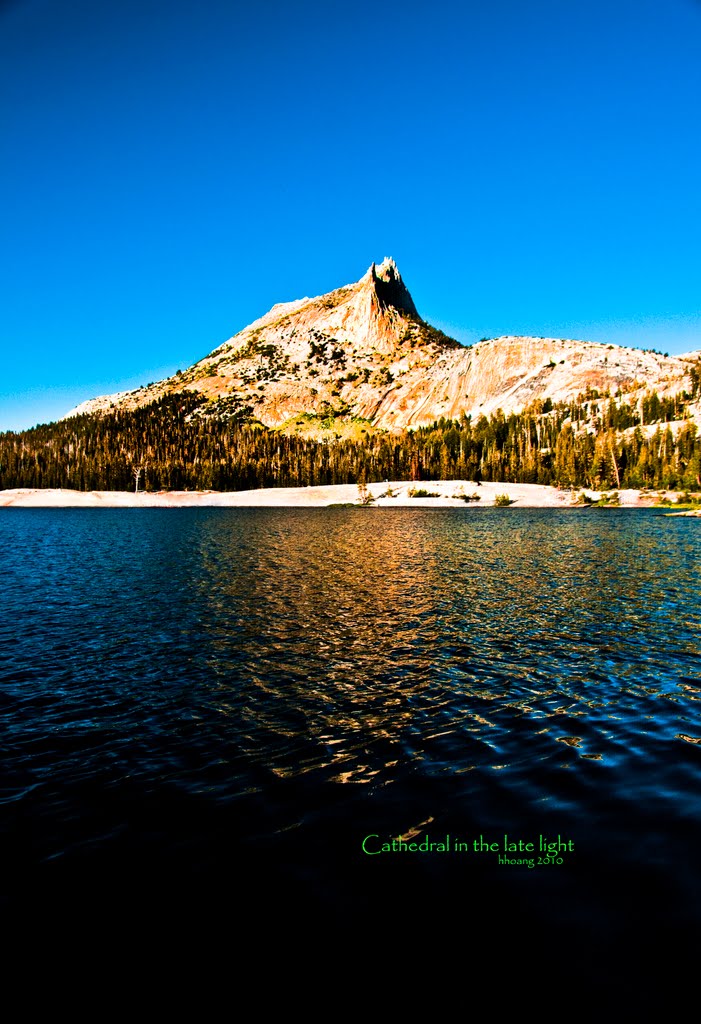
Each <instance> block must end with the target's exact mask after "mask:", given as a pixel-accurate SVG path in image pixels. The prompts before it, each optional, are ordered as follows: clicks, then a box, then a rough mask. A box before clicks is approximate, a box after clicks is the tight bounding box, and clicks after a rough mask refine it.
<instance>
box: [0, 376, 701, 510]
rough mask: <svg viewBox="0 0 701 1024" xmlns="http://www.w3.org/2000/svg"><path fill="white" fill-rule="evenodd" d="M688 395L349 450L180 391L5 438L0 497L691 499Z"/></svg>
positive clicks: (559, 410) (696, 462) (491, 422)
mask: <svg viewBox="0 0 701 1024" xmlns="http://www.w3.org/2000/svg"><path fill="white" fill-rule="evenodd" d="M695 390H696V388H695ZM691 397H692V396H690V395H688V394H686V393H684V392H683V393H682V394H681V395H679V396H676V397H674V398H663V399H661V398H659V397H658V396H657V395H656V394H654V393H653V394H651V395H647V396H646V397H645V398H644V400H642V401H639V402H637V403H636V404H635V405H630V404H628V403H626V402H624V401H622V400H616V399H612V398H610V397H608V396H607V397H604V398H600V397H599V396H598V395H597V394H596V392H592V393H590V394H588V395H581V396H579V398H578V399H577V400H576V401H573V402H570V403H562V404H559V405H557V406H553V405H552V403H551V402H550V400H546V402H545V403H543V402H537V403H534V404H533V405H532V406H531V407H530V408H529V409H527V410H525V411H524V412H522V413H520V414H511V415H509V416H505V415H504V414H503V413H501V412H499V411H498V412H497V413H495V414H494V415H492V416H490V417H489V418H487V417H484V416H482V417H480V418H479V419H477V420H474V421H473V420H471V419H470V418H469V417H464V418H463V419H462V420H460V421H450V420H439V421H437V422H436V423H434V424H432V425H431V426H428V427H421V428H419V429H417V430H414V431H404V432H403V433H400V434H390V433H376V432H373V431H372V428H370V427H369V425H368V434H367V438H366V440H364V441H363V442H362V443H357V442H353V441H347V440H337V439H334V436H333V433H331V434H330V438H331V439H330V440H329V441H326V440H308V439H304V438H300V437H295V436H288V435H285V434H282V433H280V432H278V431H275V430H270V429H268V428H266V427H264V426H262V425H260V424H258V423H255V422H250V421H248V422H247V421H245V419H242V418H236V417H229V418H224V417H210V416H205V415H202V414H201V410H198V408H197V406H198V404H199V402H200V401H201V399H199V398H198V397H196V396H194V395H193V394H191V393H189V392H181V393H179V394H173V395H169V396H167V397H164V398H162V399H160V400H159V401H157V402H154V403H153V404H151V405H149V406H145V407H143V408H141V409H136V410H131V411H125V410H119V409H117V410H113V411H110V412H108V413H104V414H95V415H90V416H76V417H73V418H71V419H67V420H62V421H60V422H57V423H51V424H47V425H43V426H38V427H34V428H33V429H31V430H25V431H21V432H6V433H3V434H0V488H15V487H65V488H75V489H77V490H82V491H90V490H133V489H134V486H135V475H136V473H137V472H138V471H139V470H140V473H139V488H140V489H145V490H151V491H155V490H210V489H212V490H221V491H231V490H245V489H249V488H259V487H292V486H310V485H319V484H343V483H356V482H358V481H359V480H365V481H367V482H372V481H382V480H427V481H428V480H438V479H446V480H451V479H467V480H491V481H503V482H505V483H508V482H511V483H537V484H552V485H558V486H560V487H589V488H592V489H595V490H601V489H609V488H616V489H620V488H624V487H638V488H642V487H652V488H663V487H664V488H670V489H677V490H694V489H698V488H699V487H701V479H700V477H701V438H699V436H698V430H697V427H696V425H695V424H694V423H693V422H692V421H690V420H684V415H685V411H686V406H687V404H688V401H689V399H690V398H691ZM680 420H682V421H683V422H682V423H681V425H680V423H679V421H680ZM672 422H674V428H673V427H672V426H671V425H670V424H671V423H672Z"/></svg>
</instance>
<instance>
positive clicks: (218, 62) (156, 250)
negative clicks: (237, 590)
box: [0, 0, 701, 429]
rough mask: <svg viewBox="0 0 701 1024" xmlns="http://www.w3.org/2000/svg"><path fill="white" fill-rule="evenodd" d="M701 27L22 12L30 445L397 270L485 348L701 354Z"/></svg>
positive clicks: (9, 277) (155, 5)
mask: <svg viewBox="0 0 701 1024" xmlns="http://www.w3.org/2000/svg"><path fill="white" fill-rule="evenodd" d="M700 111H701V3H700V2H698V0H667V2H663V0H654V2H653V0H588V2H584V3H583V2H579V0H530V2H525V0H479V2H473V0H461V2H452V0H449V2H443V0H433V2H412V0H405V2H403V3H400V2H398V0H395V2H390V0H385V2H377V3H353V4H350V3H335V2H334V0H324V2H319V3H317V2H316V0H297V2H295V3H292V2H289V0H285V2H282V0H258V2H256V3H255V4H254V3H250V2H246V3H240V2H237V0H229V2H224V0H206V2H202V0H200V2H196V0H168V2H165V0H101V2H100V3H95V2H94V0H72V2H71V3H64V2H61V0H5V2H2V0H0V117H1V118H2V124H1V137H2V140H3V146H4V155H3V158H2V161H0V176H1V179H2V200H3V215H2V233H3V245H2V250H1V252H2V256H1V260H2V265H1V266H0V300H1V306H0V308H1V310H2V319H1V321H0V323H1V331H2V349H3V355H2V364H1V365H2V374H1V377H0V429H19V428H21V427H24V426H30V425H32V424H34V423H36V422H45V421H47V420H50V419H55V418H57V417H58V416H60V415H62V414H63V413H64V412H66V411H67V410H68V409H69V408H70V407H71V406H73V405H74V404H76V403H77V402H79V401H82V400H83V399H86V398H89V397H93V396H94V395H96V394H103V393H105V392H109V391H114V390H118V389H122V388H126V387H134V386H137V385H138V384H141V383H148V382H149V381H151V380H156V379H159V378H161V377H163V376H166V375H168V374H170V373H172V372H174V371H175V370H176V369H177V368H179V367H185V366H187V365H189V364H191V363H192V362H194V361H195V360H196V359H198V358H200V357H201V356H203V355H204V354H205V353H207V352H208V351H210V350H211V349H212V348H214V347H215V346H217V345H218V344H220V343H221V342H222V341H224V340H225V339H226V338H228V337H230V336H231V335H232V334H233V333H235V332H236V331H238V330H240V329H241V328H242V327H244V326H245V325H246V324H247V323H249V322H250V321H251V320H253V319H255V318H256V317H257V316H259V315H261V314H262V313H264V312H265V311H267V309H268V308H269V307H270V306H271V305H272V304H273V303H274V302H279V301H285V300H289V299H293V298H298V297H301V296H303V295H318V294H321V293H323V292H326V291H330V290H331V289H332V288H335V287H338V286H340V285H342V284H346V283H348V282H349V281H354V280H357V279H358V278H359V277H360V276H361V275H362V274H363V273H364V272H365V270H366V269H367V267H368V266H369V265H370V263H371V262H372V261H373V260H375V261H376V262H379V261H380V260H382V258H383V257H384V256H385V255H390V256H393V257H394V258H395V259H396V261H397V264H398V266H399V269H400V271H401V273H402V275H403V277H404V280H405V281H406V283H407V285H408V287H409V289H410V290H411V292H412V295H413V296H414V300H415V302H416V304H417V307H418V309H419V312H420V313H421V314H422V316H423V317H424V318H425V319H427V320H429V321H430V322H431V323H434V324H436V325H437V326H439V327H442V328H443V330H445V331H447V332H449V333H453V334H454V335H455V336H456V337H458V338H459V339H460V340H462V341H464V342H469V341H473V340H476V339H478V338H480V337H482V336H487V337H493V336H497V335H500V334H534V335H555V336H561V337H575V338H589V339H592V340H595V341H612V342H615V343H619V344H628V345H638V346H642V347H654V348H658V349H661V350H662V351H669V352H683V351H688V350H690V349H692V348H699V347H701V124H700V121H701V116H700Z"/></svg>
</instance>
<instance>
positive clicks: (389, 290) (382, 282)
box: [362, 256, 419, 317]
mask: <svg viewBox="0 0 701 1024" xmlns="http://www.w3.org/2000/svg"><path fill="white" fill-rule="evenodd" d="M362 280H363V282H367V283H368V284H369V285H370V287H372V289H373V290H374V292H375V294H376V295H377V299H378V303H379V306H380V308H381V309H386V308H387V307H388V306H393V307H394V308H395V309H399V310H401V311H402V312H403V313H408V314H409V316H412V317H418V316H419V313H418V310H417V309H416V306H415V305H414V300H413V299H412V297H411V294H410V293H409V289H408V288H407V286H406V285H405V284H404V282H403V281H402V276H401V274H400V273H399V270H398V269H397V264H396V263H395V262H394V260H393V259H392V257H391V256H385V258H384V259H383V261H382V263H380V265H379V266H377V264H375V263H372V264H371V265H370V267H369V269H368V271H367V273H366V274H365V276H364V277H363V278H362Z"/></svg>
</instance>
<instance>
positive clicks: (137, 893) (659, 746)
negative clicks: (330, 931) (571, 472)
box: [0, 509, 701, 966]
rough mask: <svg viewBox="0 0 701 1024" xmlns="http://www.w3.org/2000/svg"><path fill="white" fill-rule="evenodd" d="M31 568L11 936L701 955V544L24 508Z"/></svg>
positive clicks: (15, 581) (15, 674) (14, 749)
mask: <svg viewBox="0 0 701 1024" xmlns="http://www.w3.org/2000/svg"><path fill="white" fill-rule="evenodd" d="M0 564H1V566H2V597H1V598H0V607H1V613H0V614H1V618H0V638H1V640H2V643H1V645H0V669H1V673H0V675H1V679H2V690H1V702H2V703H1V711H2V733H3V737H4V739H3V759H4V771H3V777H2V801H3V802H2V827H3V839H2V868H3V873H2V877H3V886H2V893H3V899H4V913H5V919H6V920H8V921H12V920H19V919H20V918H22V917H26V915H28V914H30V915H34V916H35V917H37V916H38V918H39V919H42V920H43V919H47V918H51V920H53V921H54V922H55V921H57V920H61V918H62V915H63V916H65V915H72V916H73V917H75V916H76V915H77V916H78V917H79V918H81V919H82V918H85V919H86V920H90V921H91V922H92V924H93V926H97V924H98V923H99V922H100V921H101V920H104V919H105V915H107V916H109V917H110V919H111V920H114V919H115V918H119V917H121V918H123V919H124V920H126V919H127V918H128V919H129V920H130V921H132V922H134V921H136V922H139V921H140V920H141V919H142V918H143V917H144V916H145V915H146V916H148V915H152V914H157V916H158V919H159V920H160V921H161V922H162V923H163V922H167V923H168V924H169V926H171V927H173V928H177V927H178V922H182V921H183V920H185V919H187V920H188V921H195V922H196V923H198V924H199V925H200V926H202V927H206V926H207V925H208V924H209V923H211V921H212V920H214V918H215V917H217V915H219V914H221V913H226V914H227V915H231V916H233V920H235V922H236V927H237V928H239V929H241V928H244V929H245V930H246V931H247V933H249V932H251V931H252V930H253V929H255V928H258V929H262V930H263V931H264V930H265V929H266V928H268V929H270V928H274V929H275V930H276V931H277V932H279V930H280V929H281V928H282V927H283V925H282V922H287V926H288V927H290V928H291V927H292V926H291V924H290V922H294V921H298V920H300V919H306V920H311V921H318V922H324V923H325V925H328V924H329V923H330V922H334V923H337V924H338V923H343V924H344V925H345V926H348V925H352V926H355V927H357V926H358V923H359V922H372V925H371V926H370V924H368V926H367V927H368V935H371V934H372V935H374V936H375V939H376V938H377V934H378V929H380V930H385V929H386V928H388V927H389V926H390V924H391V927H392V929H393V930H394V929H412V930H413V931H414V932H416V929H418V930H419V931H421V929H423V931H424V934H425V930H426V929H433V928H438V929H440V928H442V927H443V926H444V923H445V921H446V920H447V919H448V918H450V919H451V920H453V921H455V920H458V921H460V922H461V924H464V926H465V933H464V940H465V942H467V943H471V944H472V945H471V946H470V948H472V947H473V946H475V944H476V943H477V941H478V940H477V938H476V937H477V936H479V943H480V944H481V945H485V944H489V943H492V944H493V943H501V946H502V947H503V945H504V943H505V942H506V943H507V945H509V944H510V948H511V950H512V953H513V950H514V944H518V945H519V946H524V945H530V944H532V942H534V941H535V940H536V939H538V940H539V941H543V942H548V944H549V948H550V949H551V951H552V950H554V949H556V948H557V949H560V951H562V950H569V951H570V952H571V953H572V955H574V954H575V953H576V956H577V957H578V958H581V957H582V956H583V955H590V957H591V963H592V964H595V963H597V962H598V959H597V958H599V957H601V956H603V955H604V953H605V954H606V955H609V954H611V952H612V951H614V950H616V949H617V948H618V947H619V946H620V943H621V942H625V943H627V944H628V945H630V943H631V942H635V943H636V944H637V945H636V948H637V949H638V954H639V956H641V957H642V958H643V960H642V961H641V962H642V963H643V965H646V964H647V965H648V966H649V965H651V964H653V963H654V960H655V958H656V957H657V956H658V955H659V953H660V950H661V948H662V947H663V946H664V948H668V949H671V950H672V951H673V953H674V955H677V954H679V955H680V954H681V951H682V950H686V951H688V950H689V949H690V948H692V946H693V948H694V949H697V948H698V945H697V935H698V926H699V923H700V919H701V913H700V907H701V715H700V711H701V654H700V652H701V607H700V602H699V594H698V585H699V578H700V572H699V570H700V569H701V545H700V543H699V521H698V520H692V519H670V518H664V517H662V516H660V515H659V514H658V513H656V512H655V511H652V510H639V511H629V510H616V509H603V510H589V511H585V510H582V511H579V510H575V511H559V510H517V509H506V510H501V509H493V510H486V509H485V510H474V509H464V510H462V509H461V510H452V509H451V510H434V509H430V510H421V509H397V510H379V509H367V510H366V509H319V510H308V509H305V510H300V509H197V510H193V509H173V510H170V509H168V510H159V509H147V510H137V509H119V510H108V509H97V510H95V509H87V510H77V509H61V510H49V509H36V510H21V509H4V510H3V511H2V513H1V514H0ZM368 837H370V838H368ZM398 837H404V841H405V842H406V843H407V845H408V844H409V843H415V844H417V845H418V846H421V845H422V844H424V845H425V844H426V843H433V844H434V845H433V849H430V848H429V849H428V850H421V849H415V850H412V849H402V848H399V849H396V845H397V844H396V840H397V838H398ZM393 840H395V849H394V850H393V849H392V848H391V847H392V841H393ZM363 843H365V849H366V850H367V851H368V852H364V851H363ZM475 843H476V844H477V847H478V848H477V849H475ZM528 844H532V845H533V849H532V850H531V849H528ZM547 844H553V845H551V846H548V845H547ZM541 845H543V846H545V850H544V851H541V850H540V846H541ZM383 846H385V847H389V849H386V850H385V852H382V848H383ZM519 846H520V847H521V849H519ZM549 851H552V852H553V857H552V859H551V860H550V861H548V853H549ZM500 859H501V862H500ZM505 860H506V861H507V862H504V861H505ZM519 861H521V863H519ZM529 862H530V863H532V866H530V863H529ZM262 907H267V908H273V910H270V909H268V910H266V911H265V913H262V911H261V908H262ZM146 908H147V909H148V915H147V909H146ZM271 914H272V917H271ZM468 926H469V935H470V936H472V937H471V938H469V939H468V933H467V928H468ZM368 941H370V938H369V939H368ZM602 951H603V952H602ZM675 951H676V952H675Z"/></svg>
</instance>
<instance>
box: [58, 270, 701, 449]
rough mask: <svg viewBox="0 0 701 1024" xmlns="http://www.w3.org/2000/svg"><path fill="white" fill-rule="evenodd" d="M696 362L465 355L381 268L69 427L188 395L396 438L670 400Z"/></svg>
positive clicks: (569, 346)
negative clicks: (549, 411) (601, 400)
mask: <svg viewBox="0 0 701 1024" xmlns="http://www.w3.org/2000/svg"><path fill="white" fill-rule="evenodd" d="M697 357H698V354H692V355H691V356H687V357H669V356H662V355H660V354H658V353H655V352H651V351H642V350H639V349H627V348H622V347H620V346H614V345H608V346H607V345H601V344H595V343H593V342H582V341H570V340H564V339H557V338H527V337H503V338H496V339H493V340H491V341H483V342H480V343H479V344H477V345H474V346H472V347H469V348H465V347H463V346H462V345H460V344H459V343H458V342H457V341H455V340H453V339H452V338H448V337H447V336H446V335H444V334H443V333H442V332H440V331H437V330H436V329H435V328H433V327H431V326H430V325H429V324H427V323H426V322H425V321H423V320H422V319H421V318H420V316H419V314H418V312H417V310H416V307H415V305H414V302H413V299H412V297H411V295H410V293H409V291H408V289H407V288H406V286H405V284H404V282H403V281H402V278H401V276H400V274H399V271H398V269H397V266H396V264H395V263H394V261H393V260H392V259H389V258H387V259H385V260H384V261H383V262H382V263H381V264H380V265H379V266H376V265H375V264H374V263H373V264H372V265H371V267H370V268H369V269H368V271H367V273H366V274H364V276H363V277H362V278H361V279H360V280H359V281H358V282H356V283H355V284H350V285H346V286H345V287H342V288H338V289H336V290H335V291H332V292H329V293H328V294H326V295H322V296H319V297H317V298H311V299H310V298H304V299H298V300H295V301H293V302H287V303H280V304H278V305H275V306H273V308H272V309H271V310H270V311H269V312H268V313H266V314H265V315H264V316H262V317H260V319H258V320H256V321H255V322H254V323H252V324H250V325H249V326H248V327H246V328H244V330H242V331H240V332H239V333H238V334H236V335H235V336H234V337H232V338H230V339H229V340H228V341H226V342H224V344H223V345H220V346H219V347H218V348H216V349H214V351H213V352H211V353H210V354H209V355H208V356H206V357H205V358H204V359H201V360H200V361H199V362H197V363H195V364H194V365H193V366H192V367H190V368H189V369H187V370H185V371H184V372H182V373H181V372H178V373H177V374H176V375H175V376H173V377H170V378H168V379H167V380H164V381H160V382H159V383H157V384H152V385H150V386H149V387H146V388H140V389H137V390H136V391H131V392H124V393H122V394H119V395H111V396H105V397H102V398H96V399H92V400H91V401H89V402H85V403H83V405H81V406H78V408H77V409H74V410H72V412H71V413H69V414H68V415H76V414H81V413H93V412H100V411H104V410H106V409H110V408H115V407H124V408H138V407H140V406H143V405H146V404H148V403H149V402H152V401H153V400H154V399H156V398H159V397H162V396H164V395H168V394H173V393H175V392H181V391H184V390H186V391H191V392H194V393H195V394H196V395H197V396H198V398H199V400H200V401H199V403H198V404H199V411H200V412H201V413H205V414H207V415H210V414H211V415H224V416H230V415H234V416H237V417H242V418H254V419H257V420H259V421H260V422H262V423H264V424H266V425H267V426H270V427H283V428H284V427H285V425H288V426H289V425H290V424H291V422H292V421H293V420H294V418H295V417H297V416H299V415H300V414H312V415H317V416H329V415H336V416H351V417H362V418H363V419H366V420H369V421H371V422H372V423H373V425H375V426H376V427H379V428H384V429H401V428H404V427H415V426H420V425H422V424H427V423H431V422H433V421H434V420H436V419H438V418H440V417H446V418H449V419H457V418H459V417H460V416H462V415H463V414H465V415H472V416H473V417H476V416H478V415H480V414H486V415H488V414H489V413H491V412H493V411H495V410H496V409H499V408H501V409H502V410H503V411H504V412H505V413H509V412H511V411H519V410H521V409H523V408H524V407H525V406H527V405H528V404H529V403H531V402H533V401H534V400H545V399H547V398H550V399H551V400H552V401H553V402H557V401H561V400H568V399H571V398H575V397H576V396H577V395H580V394H587V393H589V394H590V393H591V392H592V391H593V390H596V391H598V392H600V393H606V392H607V391H610V392H611V394H616V393H617V392H619V391H620V392H622V393H624V394H627V395H628V401H632V400H635V396H636V394H638V393H639V394H640V396H642V394H643V393H644V392H645V391H646V390H652V389H654V390H656V391H657V392H658V393H659V394H660V395H664V394H673V393H675V392H678V391H680V390H682V388H684V387H688V386H689V377H688V374H689V371H690V369H691V366H692V365H693V360H694V359H695V358H697Z"/></svg>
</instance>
